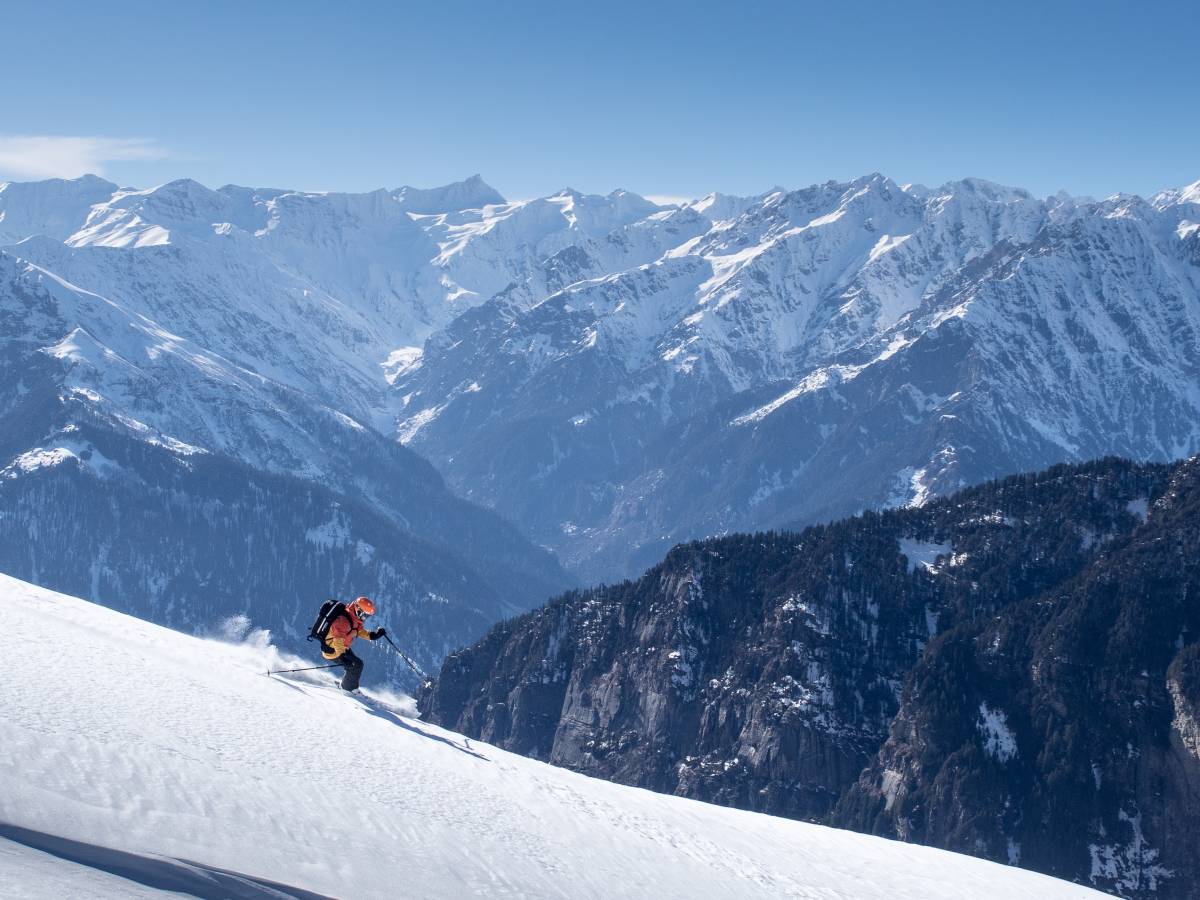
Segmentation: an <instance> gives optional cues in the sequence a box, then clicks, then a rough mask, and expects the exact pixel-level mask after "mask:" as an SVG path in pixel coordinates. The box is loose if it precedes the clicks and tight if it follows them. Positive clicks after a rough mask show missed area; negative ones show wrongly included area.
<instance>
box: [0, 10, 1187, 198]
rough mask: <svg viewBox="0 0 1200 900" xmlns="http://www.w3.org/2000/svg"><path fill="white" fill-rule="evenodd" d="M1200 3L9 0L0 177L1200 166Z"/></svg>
mask: <svg viewBox="0 0 1200 900" xmlns="http://www.w3.org/2000/svg"><path fill="white" fill-rule="evenodd" d="M1198 18H1200V16H1198V14H1197V8H1196V5H1195V3H1194V0H1193V2H1191V3H1183V2H1179V3H1176V2H1171V0H1164V2H1156V3H1153V4H1138V3H1134V2H1093V3H1076V2H1054V0H1041V2H1037V3H1026V2H1009V3H988V4H984V3H971V2H963V3H932V2H921V0H906V2H902V3H861V2H853V0H841V2H837V3H828V2H826V3H807V2H793V3H766V2H762V3H755V2H741V3H735V2H732V0H731V2H725V3H721V4H711V3H704V2H690V3H674V2H655V0H642V2H639V3H625V2H605V3H595V2H588V3H582V2H570V0H558V2H545V3H543V2H528V3H521V2H516V3H508V4H505V3H496V2H491V3H471V2H466V3H363V2H357V3H356V2H344V3H337V4H334V3H328V4H318V3H307V2H293V3H288V4H284V3H266V2H253V0H242V2H239V3H226V2H213V3H205V4H183V3H178V4H176V3H171V4H166V3H142V2H123V3H121V4H100V3H95V2H89V3H78V4H76V3H56V2H52V0H51V2H42V3H32V2H23V3H14V4H7V5H6V8H5V12H4V21H3V25H4V30H5V32H6V33H7V35H8V38H7V40H5V42H4V48H5V49H4V53H3V54H0V83H3V84H4V85H5V86H6V88H7V89H6V90H5V91H4V102H3V105H2V106H0V109H3V113H2V114H0V179H14V178H15V179H29V178H33V177H39V176H48V175H71V174H76V173H77V172H76V170H79V169H81V168H87V169H89V170H93V171H95V170H98V171H100V172H101V173H102V174H104V175H106V176H107V177H109V178H111V179H113V180H115V181H117V182H120V183H122V184H132V185H139V186H148V185H151V184H155V183H159V182H162V181H166V180H169V179H171V178H176V177H182V176H189V177H193V178H196V179H197V180H199V181H201V182H204V183H205V184H209V185H211V186H218V185H221V184H225V183H229V182H234V183H238V184H249V185H255V186H274V187H289V188H301V189H310V190H348V191H358V190H369V189H373V188H377V187H396V186H399V185H401V184H413V185H417V186H431V185H435V184H442V183H446V182H449V181H454V180H457V179H460V178H464V177H466V176H468V175H470V174H472V173H475V172H479V173H481V174H482V175H483V176H484V177H485V178H486V179H487V180H488V181H489V182H490V183H492V184H493V185H494V186H495V187H496V188H498V189H499V190H500V191H501V192H502V193H504V194H505V195H507V196H509V197H531V196H536V195H541V194H547V193H550V192H553V191H555V190H557V189H559V188H561V187H565V186H568V185H569V186H572V187H575V188H577V189H579V190H585V191H595V192H608V191H609V190H612V189H614V188H617V187H622V188H626V189H629V190H634V191H638V192H640V193H645V194H655V195H669V196H696V195H700V194H703V193H707V192H708V191H710V190H720V191H725V192H729V193H756V192H759V191H762V190H765V189H767V188H769V187H771V186H773V185H776V184H782V185H784V186H788V187H800V186H803V185H807V184H811V183H813V182H818V181H826V180H829V179H844V178H851V177H855V176H858V175H862V174H865V173H868V172H874V171H880V172H883V173H885V174H887V175H889V176H891V177H892V178H895V179H896V180H897V181H900V182H907V181H918V182H922V183H926V184H931V185H935V184H939V183H941V182H944V181H947V180H950V179H953V178H960V177H963V176H967V175H974V176H980V177H984V178H990V179H992V180H994V181H1001V182H1004V183H1008V184H1014V185H1019V186H1022V187H1027V188H1029V189H1030V190H1032V191H1034V192H1035V193H1038V194H1048V193H1053V192H1055V191H1057V190H1059V189H1065V190H1068V191H1070V192H1072V193H1076V194H1091V195H1096V196H1105V195H1108V194H1111V193H1113V192H1115V191H1132V192H1137V193H1143V194H1146V193H1152V192H1154V191H1156V190H1158V189H1161V188H1164V187H1171V186H1178V185H1181V184H1185V183H1189V182H1192V181H1195V180H1196V179H1198V178H1200V114H1198V113H1200V100H1198V97H1200V95H1198V94H1197V80H1198V76H1197V64H1198V60H1197V54H1196V50H1195V28H1196V25H1197V20H1198Z"/></svg>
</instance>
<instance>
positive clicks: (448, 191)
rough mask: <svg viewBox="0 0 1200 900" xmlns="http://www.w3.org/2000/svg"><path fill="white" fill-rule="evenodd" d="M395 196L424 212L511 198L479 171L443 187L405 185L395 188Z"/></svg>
mask: <svg viewBox="0 0 1200 900" xmlns="http://www.w3.org/2000/svg"><path fill="white" fill-rule="evenodd" d="M392 196H393V197H395V198H396V200H398V201H399V202H400V203H402V204H403V205H404V208H405V209H406V210H407V211H408V212H413V213H420V214H423V215H433V214H436V213H449V212H458V211H460V210H464V209H482V208H483V207H485V206H501V205H503V204H505V203H507V202H508V201H506V200H505V199H504V197H503V195H501V193H500V192H499V191H497V190H496V189H495V188H493V187H492V186H491V185H489V184H488V183H487V182H485V181H484V180H483V178H482V177H480V176H479V175H472V176H471V177H470V178H468V179H466V180H465V181H456V182H454V183H453V184H447V185H444V186H442V187H435V188H415V187H408V186H405V187H402V188H397V189H396V190H394V191H392Z"/></svg>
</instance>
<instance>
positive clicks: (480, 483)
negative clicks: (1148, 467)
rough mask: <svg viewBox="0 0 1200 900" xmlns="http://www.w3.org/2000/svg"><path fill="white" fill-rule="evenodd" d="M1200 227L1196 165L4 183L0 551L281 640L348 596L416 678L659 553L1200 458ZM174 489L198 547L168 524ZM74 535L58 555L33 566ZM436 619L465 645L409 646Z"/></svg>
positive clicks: (44, 573) (113, 597) (177, 612)
mask: <svg viewBox="0 0 1200 900" xmlns="http://www.w3.org/2000/svg"><path fill="white" fill-rule="evenodd" d="M1198 223H1200V183H1198V184H1197V185H1193V186H1191V187H1189V188H1184V189H1181V190H1177V191H1168V192H1164V193H1162V194H1159V195H1157V196H1155V197H1153V198H1150V199H1149V200H1144V199H1141V198H1137V197H1132V196H1118V197H1113V198H1109V199H1107V200H1103V201H1090V200H1081V199H1074V198H1069V197H1066V196H1056V197H1051V198H1047V199H1038V198H1034V197H1032V196H1031V195H1029V194H1028V193H1026V192H1023V191H1020V190H1017V189H1010V188H1004V187H1000V186H998V185H994V184H991V183H988V182H984V181H980V180H976V179H967V180H963V181H958V182H952V183H950V184H947V185H944V186H942V187H940V188H936V189H928V188H924V187H921V186H917V185H904V186H901V185H897V184H895V183H894V182H892V181H891V180H889V179H887V178H886V177H883V176H880V175H871V176H866V177H863V178H860V179H856V180H854V181H851V182H844V183H835V182H830V183H827V184H823V185H817V186H813V187H810V188H806V189H803V190H799V191H787V190H783V189H776V190H772V191H769V192H767V193H764V194H762V195H759V196H755V197H730V196H724V195H717V194H713V195H710V196H708V197H705V198H702V199H700V200H697V201H694V202H691V203H686V204H679V205H676V206H660V205H657V204H655V203H652V202H650V201H648V200H646V199H644V198H641V197H638V196H637V195H635V194H632V193H630V192H627V191H620V190H618V191H614V192H612V193H611V194H608V195H605V196H599V195H587V194H582V193H580V192H578V191H574V190H571V189H566V190H563V191H561V192H559V193H557V194H554V195H551V196H549V197H544V198H539V199H534V200H522V201H509V200H506V199H505V198H504V197H502V196H501V195H500V194H499V193H498V192H496V191H495V190H494V189H492V188H491V187H489V186H488V185H487V184H486V183H485V182H484V181H483V180H482V179H480V178H479V177H478V176H475V177H472V178H470V179H468V180H466V181H464V182H460V183H457V184H454V185H448V186H446V187H442V188H435V189H429V190H422V189H416V188H409V187H404V188H399V189H395V190H380V191H375V192H372V193H367V194H320V193H311V192H301V191H289V190H283V189H258V188H244V187H237V186H227V187H223V188H220V189H219V190H210V189H209V188H206V187H204V186H202V185H200V184H197V183H196V182H194V181H190V180H181V181H175V182H171V183H168V184H165V185H162V186H160V187H157V188H153V189H148V190H141V189H134V188H121V187H118V186H117V185H114V184H112V183H110V182H106V181H104V180H103V179H99V178H96V177H91V176H88V177H85V178H81V179H77V180H74V181H47V182H34V183H26V184H18V183H9V184H4V185H0V337H2V339H3V343H2V345H0V355H2V356H3V367H4V380H3V382H2V384H0V392H2V394H3V396H2V397H0V402H2V403H3V406H2V407H0V415H3V416H4V417H5V421H6V422H9V423H12V426H11V427H9V428H7V429H6V430H5V432H6V433H5V435H4V436H3V439H2V444H3V446H2V447H0V450H2V451H3V458H2V459H0V469H3V473H4V474H3V477H2V478H0V512H2V513H3V515H2V516H0V525H3V527H5V528H7V529H8V532H7V536H8V537H10V538H11V540H10V541H6V542H5V546H6V547H7V548H8V549H7V550H6V551H5V554H6V555H5V558H4V559H3V560H0V564H2V565H3V567H4V568H5V569H6V570H7V571H10V572H12V573H13V574H16V575H19V576H23V577H31V578H37V579H39V580H41V581H43V582H44V583H46V584H48V585H49V586H52V587H58V588H62V589H66V590H74V591H77V592H82V593H86V594H87V596H89V597H94V598H97V599H102V600H104V602H107V603H112V604H114V605H117V606H119V607H121V608H124V609H129V610H131V611H136V612H139V613H141V614H144V615H148V616H151V617H158V618H159V620H161V621H165V622H168V623H169V624H174V625H189V626H191V627H198V626H199V625H200V624H201V622H200V621H199V618H197V616H198V615H199V614H197V613H196V610H199V609H203V610H204V613H203V616H202V617H203V618H207V617H208V616H209V615H210V611H211V614H213V615H215V614H216V612H217V611H218V610H220V611H223V612H229V611H236V612H250V613H253V614H255V615H261V616H265V617H267V618H268V619H271V620H272V621H275V622H278V621H280V620H282V621H285V622H287V623H288V624H287V627H288V629H290V630H291V632H292V634H293V636H298V635H299V634H301V633H302V632H303V630H304V626H305V625H306V622H305V619H306V618H307V615H308V613H307V607H306V606H305V604H307V603H309V599H308V598H309V595H310V594H311V595H315V594H323V593H328V592H335V591H342V592H346V591H352V590H356V588H355V587H354V585H358V584H363V583H366V584H368V585H370V584H380V585H382V586H383V587H382V588H381V589H382V590H385V591H387V592H393V591H394V592H398V599H399V597H403V598H405V599H403V600H402V601H399V602H398V603H397V606H403V607H404V609H405V610H406V612H405V613H404V615H403V616H401V618H400V620H399V621H400V622H403V623H404V624H405V626H406V627H408V628H409V629H410V630H415V631H416V632H420V634H418V640H419V641H420V642H422V643H423V644H424V645H425V648H426V649H425V650H424V651H423V652H424V654H425V655H424V656H423V657H422V658H423V659H425V661H426V662H434V661H436V660H437V659H438V658H440V654H442V653H444V652H445V651H446V650H448V649H450V648H451V647H453V646H455V645H456V643H461V642H463V641H466V640H470V639H472V638H474V637H476V636H478V635H479V634H482V632H483V629H484V628H486V626H487V624H489V623H490V622H491V621H494V620H495V618H496V617H498V616H502V615H510V614H516V613H519V612H520V611H522V610H524V609H529V608H531V607H532V606H535V605H536V604H537V603H539V602H541V601H543V600H544V599H546V598H547V597H548V596H550V595H552V594H554V593H556V592H558V591H560V590H562V589H564V588H566V587H568V586H570V585H571V584H572V583H578V582H580V581H585V582H594V581H597V580H605V579H615V578H621V577H625V576H630V575H634V574H637V573H638V572H640V571H641V570H642V569H643V568H645V567H647V566H649V565H652V564H653V563H655V562H656V561H657V560H658V559H660V558H661V556H662V555H663V554H664V553H665V552H666V550H667V548H669V547H670V546H671V545H672V544H674V543H677V542H680V541H685V540H690V539H693V538H697V537H704V536H708V535H714V534H723V533H727V532H732V531H738V530H753V529H760V528H776V527H796V526H800V525H803V524H806V523H809V522H814V521H823V520H829V519H831V518H835V517H837V516H840V515H844V514H848V513H852V512H856V511H859V510H861V509H864V508H873V507H879V506H887V505H905V504H920V503H922V502H925V501H927V500H928V499H930V498H932V497H936V496H938V495H940V494H944V493H946V492H948V491H952V490H954V489H957V488H959V487H961V486H963V485H965V484H972V483H978V482H980V481H982V480H985V479H987V478H990V477H994V476H998V475H1003V474H1006V473H1009V472H1014V471H1022V470H1028V469H1034V468H1039V467H1042V466H1045V465H1049V464H1052V463H1055V462H1059V461H1064V460H1080V459H1086V458H1093V457H1099V456H1103V455H1105V454H1110V453H1116V454H1120V455H1123V456H1127V457H1130V458H1133V459H1138V460H1161V461H1165V460H1168V459H1174V458H1177V457H1180V456H1183V455H1186V454H1188V453H1191V452H1195V451H1196V450H1198V449H1200V431H1198V428H1197V422H1200V389H1198V388H1197V384H1198V383H1200V382H1198V377H1200V337H1198V336H1200V301H1198V299H1197V298H1198V296H1200V224H1198ZM398 444H399V445H401V446H397V445H398ZM412 451H415V453H413V452H412ZM416 454H419V455H420V456H419V457H418V456H417V455H416ZM421 457H423V459H422V458H421ZM100 460H104V461H105V462H103V463H101V462H99V461H100ZM201 461H202V462H201ZM168 463H169V464H168ZM118 472H121V473H124V474H125V475H128V476H129V477H128V478H116V477H114V476H115V474H116V473H118ZM165 473H169V475H170V477H166V475H165ZM218 473H219V474H218ZM80 478H82V479H84V480H83V481H82V482H81V484H84V485H86V489H85V488H83V487H80V486H79V485H77V484H76V483H75V480H78V479H80ZM164 479H165V480H164ZM226 488H228V489H229V492H228V493H224V494H223V493H221V492H222V491H224V490H225V489H226ZM118 494H120V495H121V496H118ZM183 496H186V497H187V498H188V499H187V501H186V504H185V505H186V506H187V507H188V508H189V510H190V512H189V515H192V516H196V517H199V518H197V519H196V521H200V520H201V519H202V520H203V521H206V522H209V523H213V524H214V527H216V525H215V523H218V522H219V523H221V524H220V528H219V529H217V530H221V529H223V530H224V531H223V533H224V534H225V535H226V537H224V538H222V539H221V540H219V541H216V542H215V543H214V544H213V545H212V546H209V545H208V544H207V543H206V542H203V541H201V542H198V541H196V540H194V539H193V538H192V537H191V535H192V534H193V531H191V530H190V529H189V530H186V531H184V530H180V531H173V530H172V528H171V527H170V525H169V524H168V523H170V522H172V521H176V520H177V519H178V518H179V517H178V516H177V514H176V507H175V505H174V504H177V503H181V502H183V501H182V500H181V499H180V498H181V497H183ZM64 498H71V499H69V500H67V499H64ZM235 498H236V499H235ZM300 508H303V509H304V510H305V511H304V512H303V513H300V512H298V511H297V510H299V509H300ZM360 517H362V522H363V523H366V522H367V521H368V520H369V521H371V522H374V523H376V524H372V525H367V524H362V525H359V524H358V523H359V519H360ZM101 525H103V527H101ZM92 526H94V527H92ZM113 528H115V529H117V531H116V535H117V538H118V544H121V545H122V546H124V547H125V548H127V549H124V550H120V551H119V552H114V550H113V549H112V548H108V549H106V547H105V542H106V541H107V540H108V538H107V537H106V535H109V534H111V533H112V532H111V529H113ZM380 528H382V529H384V530H385V531H387V533H388V536H382V535H381V534H380V532H379V529H380ZM72 529H75V530H76V532H87V533H88V534H90V535H92V536H91V537H89V538H87V540H88V541H89V542H90V543H88V547H89V551H88V553H86V554H79V553H75V554H69V553H65V552H55V553H53V554H49V555H47V554H45V553H44V552H42V551H39V550H37V549H36V547H49V546H56V547H67V546H76V547H77V546H79V545H78V543H72V542H73V541H76V540H77V538H78V537H79V534H78V533H76V532H72ZM362 530H365V531H370V532H371V534H372V535H373V537H370V538H368V537H367V536H365V535H364V534H362V533H359V532H360V531H362ZM33 533H36V534H37V535H39V538H38V540H37V541H36V542H31V541H28V539H27V536H28V535H29V534H33ZM214 533H216V532H215V531H214ZM152 535H159V536H160V540H158V541H155V540H151V539H150V537H151V536H152ZM268 536H270V539H269V540H268ZM281 538H282V542H281V540H280V539H281ZM413 541H415V543H413ZM406 542H407V543H406ZM283 544H287V546H288V549H287V550H286V551H285V550H282V549H280V548H281V547H282V546H283ZM402 545H404V547H405V549H402ZM240 546H252V547H254V548H255V549H254V553H255V554H256V555H257V556H256V558H257V559H258V560H259V562H260V563H261V565H260V566H259V570H260V571H262V572H265V573H268V574H266V575H264V576H262V580H261V581H256V580H255V578H256V577H257V576H253V575H251V574H249V573H246V574H244V575H243V574H242V573H241V570H240V568H233V567H231V566H230V560H235V559H236V560H239V563H238V566H240V565H242V562H241V561H242V560H245V559H246V557H244V556H242V555H239V554H241V553H242V551H240V550H237V549H236V548H237V547H240ZM364 548H375V549H374V550H371V549H364ZM376 551H378V552H376ZM326 555H327V557H328V558H327V559H324V560H323V557H324V556H326ZM555 556H557V560H556V559H555ZM417 558H421V559H424V560H427V561H428V562H429V565H430V566H431V567H432V569H433V570H436V571H439V572H441V573H443V574H442V575H436V576H435V575H432V574H430V575H428V576H425V575H422V576H419V577H418V575H417V574H416V570H417V568H419V566H418V565H417V564H416V563H415V562H412V560H415V559H417ZM118 560H119V562H117V561H118ZM369 560H373V562H372V561H369ZM386 560H394V561H399V564H400V569H402V570H403V571H399V570H397V572H389V571H383V570H381V569H379V568H378V567H379V565H380V564H381V561H386ZM298 561H300V562H298ZM435 561H436V562H435ZM559 561H561V563H562V565H563V566H564V567H565V571H564V569H563V568H562V567H560V565H559ZM363 566H365V567H366V568H362V567H363ZM393 568H394V566H393ZM181 571H190V572H191V574H189V575H187V576H186V577H182V576H180V575H179V573H180V572H181ZM118 572H119V573H120V574H119V575H114V574H113V573H118ZM463 572H465V573H467V574H465V575H464V574H462V573H463ZM402 583H403V584H404V586H403V587H401V584H402ZM172 585H174V586H175V587H171V586H172ZM184 585H187V587H186V589H184ZM175 590H178V591H181V592H180V593H177V594H176V593H172V591H175ZM298 598H303V599H298ZM443 601H446V602H447V603H449V606H448V607H446V604H445V603H443ZM444 607H445V608H447V609H451V610H459V609H463V610H467V612H466V613H465V614H464V616H459V615H458V614H457V612H450V613H447V614H446V615H447V617H448V618H447V621H458V622H460V623H467V622H469V623H471V624H470V625H469V626H467V625H465V624H464V626H463V628H462V629H461V630H455V629H451V630H450V631H448V632H444V631H440V630H439V631H437V633H436V634H430V635H426V634H424V633H423V632H424V630H425V629H426V628H432V627H433V626H432V625H430V624H429V623H428V622H427V621H426V620H425V619H423V618H422V616H426V615H428V616H431V617H433V618H438V617H440V616H442V615H443V613H440V612H435V611H436V610H441V609H443V608H444ZM418 608H419V609H421V610H423V612H421V613H420V615H417V614H416V613H415V612H413V611H415V610H417V609H418ZM168 610H169V611H170V612H168ZM440 627H441V626H438V628H440Z"/></svg>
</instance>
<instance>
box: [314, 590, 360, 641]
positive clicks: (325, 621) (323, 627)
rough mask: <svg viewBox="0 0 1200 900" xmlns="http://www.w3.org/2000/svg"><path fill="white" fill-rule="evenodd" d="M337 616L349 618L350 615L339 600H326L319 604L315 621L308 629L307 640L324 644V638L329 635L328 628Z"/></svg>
mask: <svg viewBox="0 0 1200 900" xmlns="http://www.w3.org/2000/svg"><path fill="white" fill-rule="evenodd" d="M338 616H345V617H346V618H350V613H349V612H347V611H346V604H345V603H343V602H342V601H340V600H326V601H325V602H324V603H322V604H321V609H320V611H319V612H318V613H317V621H315V622H313V626H312V628H311V629H309V632H308V639H309V640H310V641H320V642H321V643H322V644H324V643H325V637H326V635H328V634H329V626H331V625H332V624H333V623H334V621H336V620H337V617H338Z"/></svg>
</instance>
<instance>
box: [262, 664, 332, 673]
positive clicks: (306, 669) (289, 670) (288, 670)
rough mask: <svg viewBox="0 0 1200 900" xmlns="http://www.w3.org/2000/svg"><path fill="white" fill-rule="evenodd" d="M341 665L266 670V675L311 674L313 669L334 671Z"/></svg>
mask: <svg viewBox="0 0 1200 900" xmlns="http://www.w3.org/2000/svg"><path fill="white" fill-rule="evenodd" d="M340 665H341V663H330V664H329V665H327V666H305V667H304V668H303V669H276V670H275V671H273V672H272V671H271V670H270V669H267V674H268V675H286V674H288V673H289V672H311V671H312V670H313V669H336V668H337V667H338V666H340Z"/></svg>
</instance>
